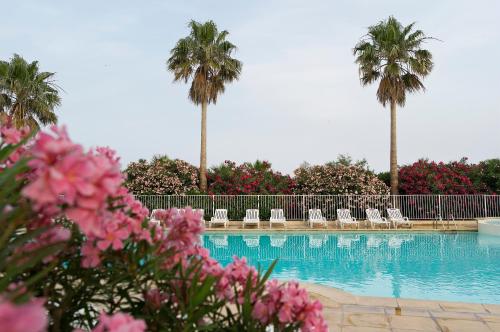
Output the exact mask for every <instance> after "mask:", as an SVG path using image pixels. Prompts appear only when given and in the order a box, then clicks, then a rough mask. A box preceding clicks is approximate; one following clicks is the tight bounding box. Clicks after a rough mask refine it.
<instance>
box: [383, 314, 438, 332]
mask: <svg viewBox="0 0 500 332" xmlns="http://www.w3.org/2000/svg"><path fill="white" fill-rule="evenodd" d="M389 323H390V325H391V327H392V328H393V329H407V330H414V331H429V332H431V331H440V330H439V328H438V326H437V324H436V323H435V322H434V320H433V319H432V318H429V317H417V316H389Z"/></svg>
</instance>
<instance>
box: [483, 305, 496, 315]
mask: <svg viewBox="0 0 500 332" xmlns="http://www.w3.org/2000/svg"><path fill="white" fill-rule="evenodd" d="M483 306H484V307H485V308H486V310H488V311H489V312H491V313H492V314H499V315H500V305H499V304H483Z"/></svg>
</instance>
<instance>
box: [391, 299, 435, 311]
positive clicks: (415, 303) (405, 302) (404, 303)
mask: <svg viewBox="0 0 500 332" xmlns="http://www.w3.org/2000/svg"><path fill="white" fill-rule="evenodd" d="M398 303H399V306H400V307H401V308H423V309H429V310H436V311H439V310H442V309H441V307H440V306H439V302H436V301H424V300H413V299H398Z"/></svg>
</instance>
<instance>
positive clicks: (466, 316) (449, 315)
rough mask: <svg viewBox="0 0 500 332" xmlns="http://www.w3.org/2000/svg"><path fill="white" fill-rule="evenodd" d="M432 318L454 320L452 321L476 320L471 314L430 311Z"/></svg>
mask: <svg viewBox="0 0 500 332" xmlns="http://www.w3.org/2000/svg"><path fill="white" fill-rule="evenodd" d="M430 313H431V315H432V317H436V318H454V319H469V320H477V316H476V315H475V314H474V313H472V312H455V311H432V310H431V311H430Z"/></svg>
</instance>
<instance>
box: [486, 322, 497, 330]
mask: <svg viewBox="0 0 500 332" xmlns="http://www.w3.org/2000/svg"><path fill="white" fill-rule="evenodd" d="M486 325H488V327H489V328H490V329H491V330H492V331H493V332H500V323H489V322H488V323H486Z"/></svg>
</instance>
